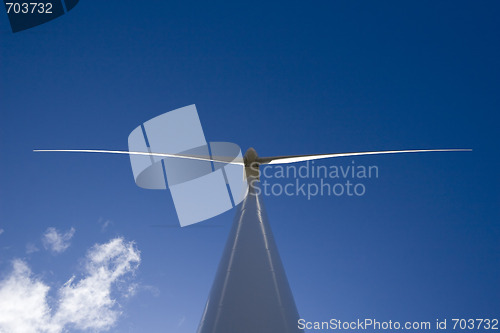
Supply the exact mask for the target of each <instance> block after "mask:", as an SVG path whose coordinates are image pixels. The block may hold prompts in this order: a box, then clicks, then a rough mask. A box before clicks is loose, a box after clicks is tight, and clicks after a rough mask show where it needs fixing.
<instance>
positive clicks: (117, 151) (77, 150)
mask: <svg viewBox="0 0 500 333" xmlns="http://www.w3.org/2000/svg"><path fill="white" fill-rule="evenodd" d="M33 151H34V152H63V153H104V154H123V155H144V156H160V157H175V158H183V159H188V160H197V161H213V162H219V163H225V164H237V165H244V163H243V160H229V158H228V160H224V158H223V157H219V156H217V157H215V158H210V157H208V156H207V157H205V156H196V155H182V154H166V153H148V152H142V151H126V150H95V149H35V150H33Z"/></svg>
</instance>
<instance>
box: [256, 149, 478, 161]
mask: <svg viewBox="0 0 500 333" xmlns="http://www.w3.org/2000/svg"><path fill="white" fill-rule="evenodd" d="M444 151H472V149H416V150H382V151H367V152H358V153H337V154H320V155H297V156H278V157H265V158H263V159H265V160H270V161H269V162H267V163H263V164H287V163H296V162H304V161H312V160H319V159H323V158H333V157H345V156H361V155H381V154H401V153H427V152H444Z"/></svg>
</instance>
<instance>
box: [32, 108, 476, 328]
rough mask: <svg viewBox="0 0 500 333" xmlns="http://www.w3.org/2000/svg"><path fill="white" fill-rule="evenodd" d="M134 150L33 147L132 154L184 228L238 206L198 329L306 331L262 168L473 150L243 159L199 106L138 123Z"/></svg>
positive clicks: (144, 180)
mask: <svg viewBox="0 0 500 333" xmlns="http://www.w3.org/2000/svg"><path fill="white" fill-rule="evenodd" d="M169 133H170V134H172V135H171V136H170V137H168V136H169V135H170V134H169ZM165 136H167V137H165ZM183 139H184V140H183ZM134 147H135V148H137V147H138V148H139V149H136V150H133V149H132V148H134ZM129 148H130V149H129V151H124V150H95V149H37V150H34V151H35V152H78V153H106V154H125V155H129V156H130V159H131V163H132V169H133V172H134V178H135V181H136V183H137V185H139V186H140V187H143V188H149V189H165V188H167V187H169V188H170V190H171V192H172V197H173V199H174V204H175V207H176V210H177V214H178V216H179V221H180V223H181V226H185V225H189V224H193V223H197V222H201V221H203V220H206V219H208V218H210V217H212V216H215V215H218V214H220V213H222V212H224V211H226V210H228V209H231V208H232V207H236V215H235V218H234V222H233V225H232V229H231V231H230V234H229V237H228V240H227V242H226V247H225V250H224V252H223V255H222V258H221V261H220V263H219V267H218V270H217V273H216V277H215V280H214V283H213V285H212V289H211V291H210V295H209V298H208V301H207V304H206V307H205V310H204V313H203V316H202V319H201V321H200V325H199V328H198V333H235V332H238V333H255V332H259V333H278V332H280V333H292V332H302V330H300V329H299V328H298V319H299V315H298V311H297V308H296V305H295V301H294V299H293V294H292V292H291V289H290V286H289V284H288V280H287V277H286V274H285V270H284V268H283V264H282V262H281V259H280V256H279V253H278V249H277V247H276V244H275V242H274V237H273V234H272V231H271V228H270V226H269V222H268V218H267V215H266V212H265V208H264V203H263V201H262V198H261V196H260V191H259V190H258V189H259V183H260V166H261V165H267V164H271V165H272V164H289V163H298V162H304V161H311V160H317V159H327V158H338V157H347V156H362V155H382V154H401V153H426V152H462V151H471V149H412V150H384V151H368V152H351V153H332V154H313V155H290V156H272V157H260V156H259V155H258V154H257V152H256V150H255V149H254V148H249V149H248V150H247V151H246V153H245V155H244V156H241V151H240V150H239V147H238V146H236V145H234V144H231V143H213V142H211V143H210V144H207V142H206V141H205V139H204V135H203V132H202V130H201V124H200V122H199V118H198V114H197V111H196V108H195V106H194V105H191V106H187V107H184V108H181V109H177V110H174V111H170V112H167V113H165V114H163V115H161V116H158V117H156V118H153V119H151V120H149V121H148V122H145V123H144V124H143V125H141V126H139V127H137V128H136V129H135V130H134V131H132V133H131V134H130V136H129ZM155 148H156V149H157V150H156V149H155ZM155 150H156V151H155ZM222 184H223V185H222ZM167 185H168V186H167ZM200 193H201V194H200ZM196 196H197V197H196ZM228 202H229V204H228Z"/></svg>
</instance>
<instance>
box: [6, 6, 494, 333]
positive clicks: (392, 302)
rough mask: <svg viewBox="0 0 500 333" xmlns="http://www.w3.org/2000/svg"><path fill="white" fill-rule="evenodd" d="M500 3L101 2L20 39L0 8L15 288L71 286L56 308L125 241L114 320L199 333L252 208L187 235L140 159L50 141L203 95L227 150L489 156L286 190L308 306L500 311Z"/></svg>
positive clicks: (125, 124)
mask: <svg viewBox="0 0 500 333" xmlns="http://www.w3.org/2000/svg"><path fill="white" fill-rule="evenodd" d="M499 14H500V5H499V4H498V3H496V2H493V1H484V2H479V3H472V2H465V1H463V2H462V1H456V2H453V3H451V2H438V3H436V2H431V1H424V2H418V3H417V2H412V3H401V2H397V1H387V2H371V1H360V2H351V1H314V2H304V1H302V2H298V1H291V2H279V3H278V2H277V3H272V4H271V3H265V2H260V3H249V2H242V3H234V2H230V3H227V2H210V3H202V2H177V3H172V2H164V1H152V2H141V3H138V2H137V1H128V0H124V1H107V2H105V3H103V2H98V1H84V0H82V1H81V2H80V3H79V4H78V5H77V6H76V7H75V8H74V9H73V10H72V11H71V12H69V13H68V14H66V15H64V16H62V17H60V18H58V19H56V20H54V21H52V22H49V23H47V24H44V25H41V26H39V27H36V28H33V29H30V30H27V31H24V32H20V33H16V34H12V33H11V32H10V27H9V24H8V20H7V16H6V15H0V40H1V47H0V59H1V63H0V84H1V86H0V105H1V109H0V110H1V119H2V122H1V124H2V127H1V130H0V136H1V139H0V148H1V151H2V155H1V156H2V157H1V159H2V163H1V164H0V171H1V172H0V177H1V178H0V179H1V180H0V184H1V185H0V229H1V230H3V232H2V233H1V234H0V253H1V254H0V279H1V281H2V286H6V285H7V282H9V281H11V282H12V283H14V282H15V278H16V277H24V278H26V279H27V280H26V279H25V280H22V279H21V280H22V281H25V282H26V281H27V282H26V283H28V286H31V287H33V288H32V289H30V290H34V291H33V292H41V290H42V289H43V288H42V287H43V286H46V287H49V288H50V289H47V290H48V291H47V304H48V305H47V306H48V307H49V309H50V310H49V311H52V312H51V315H53V316H54V317H55V316H56V315H57V306H56V305H57V302H58V301H59V302H62V301H63V300H66V301H67V300H71V298H64V292H63V291H64V290H66V289H64V288H65V287H64V286H65V283H66V282H67V281H68V280H70V279H71V278H72V276H75V280H73V284H72V285H71V286H70V287H71V288H78V287H81V288H84V287H85V284H84V282H85V281H90V280H89V279H91V278H92V277H93V276H94V275H93V273H94V270H93V267H94V268H95V265H94V264H95V260H94V259H95V256H96V253H100V252H99V251H104V250H106V249H109V248H110V247H112V248H113V249H114V250H115V252H113V253H115V254H116V256H115V257H111V259H110V260H117V262H118V264H120V265H121V264H123V265H124V266H123V267H126V268H125V270H124V271H123V275H120V277H119V278H117V279H115V280H112V281H108V280H106V281H101V282H102V283H103V285H104V287H106V286H107V283H108V282H109V286H110V287H109V289H106V288H105V289H104V290H109V291H110V299H112V300H116V303H114V305H109V306H108V307H106V304H104V308H106V309H108V310H109V311H110V313H111V315H112V314H113V313H114V314H117V317H116V320H114V321H113V322H112V323H111V324H110V325H108V326H106V325H104V326H102V327H106V328H109V329H110V331H111V332H145V331H149V332H158V331H167V332H179V333H180V332H194V331H196V327H197V325H198V323H199V320H200V317H201V314H202V311H203V308H204V305H205V301H206V298H207V296H208V293H209V290H210V286H211V284H212V281H213V278H214V275H215V271H216V268H217V264H218V261H219V258H220V255H221V253H222V250H223V246H224V244H225V240H226V237H227V234H228V231H229V228H230V225H231V222H232V218H233V213H234V212H233V211H229V212H226V213H224V214H222V215H220V216H218V217H215V218H213V219H211V220H209V221H206V222H203V224H200V225H199V226H193V227H189V228H179V227H177V226H178V222H177V217H176V213H175V209H174V206H173V204H172V201H171V197H170V194H169V192H168V191H148V190H143V189H140V188H138V187H137V186H136V185H135V183H134V180H133V177H132V172H131V169H130V163H129V160H128V158H127V157H126V156H106V155H102V156H97V155H68V154H35V153H33V152H32V149H36V148H74V149H85V148H94V149H121V150H126V149H127V137H128V135H129V133H130V132H131V131H132V130H133V129H134V128H135V127H137V126H138V125H139V124H141V123H143V122H144V121H146V120H148V119H150V118H153V117H154V116H157V115H159V114H162V113H164V112H167V111H169V110H173V109H176V108H179V107H182V106H186V105H190V104H196V106H197V108H198V113H199V116H200V119H201V122H202V124H203V128H204V131H205V135H206V137H207V140H208V141H229V142H235V143H237V144H239V145H240V146H241V147H242V149H244V150H245V149H247V148H248V147H251V146H253V147H254V148H255V149H256V150H257V152H258V153H259V154H260V155H263V156H266V155H284V154H308V153H333V152H349V151H366V150H385V149H418V148H473V149H474V152H472V153H442V154H441V153H432V154H412V155H392V156H389V155H388V156H366V157H358V158H354V159H353V158H345V159H339V160H330V161H323V162H317V164H318V165H326V166H329V165H333V164H335V165H338V166H340V165H344V166H347V165H351V164H352V161H354V163H355V164H356V165H367V166H368V165H376V166H378V169H379V177H378V178H376V179H370V180H366V181H364V184H365V185H366V193H365V195H363V196H361V197H349V196H340V197H332V196H322V197H319V196H318V197H315V198H312V199H311V200H307V198H304V197H300V196H294V197H287V196H270V197H266V198H265V199H264V200H265V203H266V208H267V211H268V215H269V220H270V223H271V227H272V228H273V232H274V235H275V238H276V242H277V245H278V248H279V250H280V254H281V257H282V260H283V263H284V266H285V268H286V271H287V275H288V279H289V282H290V285H291V288H292V290H293V293H294V296H295V301H296V303H297V307H298V310H299V313H300V315H301V317H302V318H306V319H308V320H328V319H330V318H339V319H342V320H352V319H356V318H364V317H374V318H377V319H380V320H389V319H391V320H400V321H405V320H429V321H432V322H433V321H434V320H435V319H436V318H448V319H451V318H457V317H458V318H488V317H489V318H491V317H496V318H498V309H499V308H500V287H499V284H498V281H499V280H500V265H499V264H500V242H499V239H500V225H499V221H500V210H499V207H500V205H499V203H500V197H499V194H498V193H499V192H498V189H499V185H500V184H499V183H500V179H499V176H498V167H499V157H498V151H499V142H500V140H499V136H498V122H499V120H500V116H499V115H498V110H499V106H500V100H499V95H498V91H499V88H500V82H499V78H500V68H499V61H498V59H500V44H499V43H498V40H499V37H500V36H499V33H500V26H499V25H500V23H499V21H498V17H499ZM269 181H273V182H274V181H276V182H281V183H285V182H286V181H287V180H274V179H270V180H269ZM105 225H106V226H105ZM50 228H53V229H50ZM72 230H73V232H72ZM53 232H55V233H56V235H57V236H56V237H53V238H52V239H56V240H57V239H60V240H61V242H62V243H57V241H50V240H49V241H48V240H47V237H48V236H47V235H54V233H53ZM65 235H66V236H67V237H66V238H64V236H65ZM68 235H71V237H69V236H68ZM49 239H50V236H49ZM54 244H59V247H57V246H56V248H59V249H61V246H62V248H64V247H65V245H67V247H66V248H65V249H64V250H62V251H57V250H54ZM61 244H62V245H61ZM96 244H97V245H96ZM106 246H107V247H106ZM35 250H37V251H35ZM89 251H90V252H89ZM139 252H140V254H139ZM126 253H129V254H130V253H132V254H133V255H131V256H127V255H125V254H126ZM136 255H137V256H140V259H138V257H137V256H136ZM89 263H90V264H89ZM101 264H109V265H110V267H115V268H116V267H122V266H120V265H117V264H116V262H114V264H113V262H111V263H101ZM16 265H17V266H16ZM93 265H94V266H93ZM16 267H17V271H16ZM115 268H110V269H115ZM27 269H29V270H31V272H32V275H29V274H28V273H26V272H27V271H26V270H27ZM16 272H17V273H18V274H17V275H16ZM23 274H24V275H23ZM27 274H28V275H27ZM27 276H28V277H27ZM9 279H11V280H9ZM12 279H14V280H12ZM21 280H20V281H21ZM13 281H14V282H13ZM37 281H38V282H39V283H41V284H38V285H37V284H36V282H37ZM18 282H19V281H18ZM79 282H82V283H80V284H78V283H79ZM19 283H20V282H19ZM29 283H31V284H29ZM35 286H38V287H40V288H42V289H36V288H35ZM66 286H67V284H66ZM66 288H68V287H66ZM130 289H134V290H135V292H133V293H130V292H129V290H130ZM5 290H8V291H12V290H14V289H12V288H10V289H5V288H4V289H3V291H5ZM79 290H84V289H79ZM42 294H43V293H42ZM9 295H10V294H9ZM11 296H12V295H11ZM14 296H15V295H14ZM12 297H13V296H12ZM0 303H1V301H0ZM104 303H105V302H104ZM0 306H1V304H0ZM118 313H120V315H118ZM90 315H91V313H90V314H89V316H90ZM89 318H90V317H89ZM84 321H85V318H84V319H82V322H84ZM58 324H60V325H66V326H64V327H65V328H66V329H68V330H69V331H71V332H72V331H75V332H78V331H79V329H78V327H81V326H82V325H80V326H78V325H79V323H78V322H76V323H75V322H68V321H64V320H60V321H58ZM80 324H81V323H80ZM2 329H6V328H5V327H4V328H2ZM55 329H57V328H55Z"/></svg>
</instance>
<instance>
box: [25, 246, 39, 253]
mask: <svg viewBox="0 0 500 333" xmlns="http://www.w3.org/2000/svg"><path fill="white" fill-rule="evenodd" d="M38 251H40V250H39V249H38V248H37V247H36V245H35V244H33V243H28V244H26V254H31V253H35V252H38Z"/></svg>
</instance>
